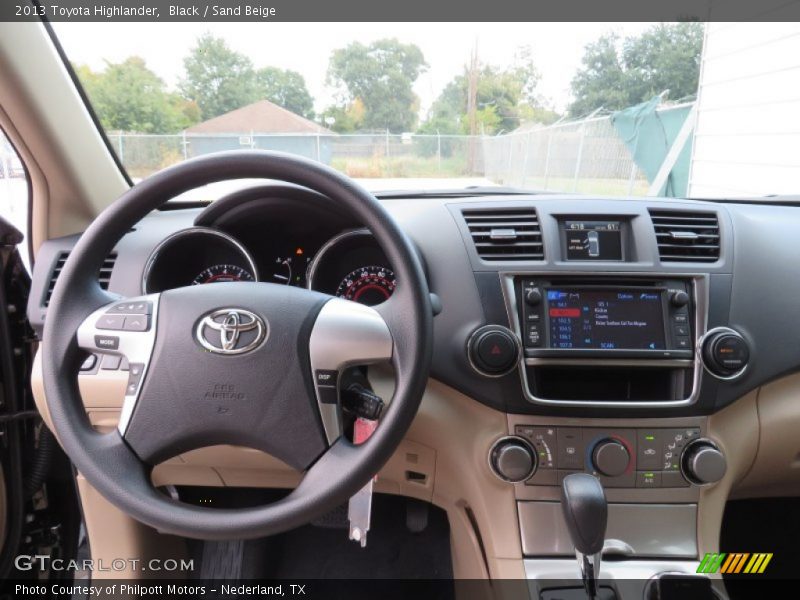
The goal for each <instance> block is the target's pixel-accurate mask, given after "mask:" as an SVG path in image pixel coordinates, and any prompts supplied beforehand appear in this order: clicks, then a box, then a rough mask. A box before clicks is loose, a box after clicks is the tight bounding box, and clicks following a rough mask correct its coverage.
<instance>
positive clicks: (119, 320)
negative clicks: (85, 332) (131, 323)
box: [95, 315, 125, 331]
mask: <svg viewBox="0 0 800 600" xmlns="http://www.w3.org/2000/svg"><path fill="white" fill-rule="evenodd" d="M95 327H97V328H98V329H112V330H115V331H122V329H123V328H124V327H125V317H123V316H122V315H103V316H102V317H100V318H99V319H97V323H96V324H95Z"/></svg>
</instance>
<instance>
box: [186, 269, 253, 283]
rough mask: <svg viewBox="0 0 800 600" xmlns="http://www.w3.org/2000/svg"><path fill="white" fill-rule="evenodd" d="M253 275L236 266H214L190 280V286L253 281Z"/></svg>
mask: <svg viewBox="0 0 800 600" xmlns="http://www.w3.org/2000/svg"><path fill="white" fill-rule="evenodd" d="M253 280H254V277H253V274H252V273H251V272H250V271H248V270H247V269H243V268H242V267H237V266H236V265H214V266H213V267H208V268H207V269H205V270H204V271H202V272H201V273H200V274H199V275H198V276H197V277H195V278H194V279H193V280H192V285H198V284H201V283H216V282H220V281H253Z"/></svg>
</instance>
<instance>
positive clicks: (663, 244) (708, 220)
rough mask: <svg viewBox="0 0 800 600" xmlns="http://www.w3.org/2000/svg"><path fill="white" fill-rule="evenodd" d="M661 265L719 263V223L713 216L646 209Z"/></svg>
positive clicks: (709, 214)
mask: <svg viewBox="0 0 800 600" xmlns="http://www.w3.org/2000/svg"><path fill="white" fill-rule="evenodd" d="M650 218H651V219H652V221H653V228H654V229H655V233H656V241H657V243H658V255H659V256H660V257H661V260H662V261H664V262H714V261H716V260H719V249H720V245H719V220H718V218H717V215H716V214H715V213H713V212H694V211H673V210H660V209H650Z"/></svg>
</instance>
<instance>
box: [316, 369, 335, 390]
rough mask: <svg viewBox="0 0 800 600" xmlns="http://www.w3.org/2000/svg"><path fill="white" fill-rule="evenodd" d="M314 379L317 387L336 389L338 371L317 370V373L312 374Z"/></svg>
mask: <svg viewBox="0 0 800 600" xmlns="http://www.w3.org/2000/svg"><path fill="white" fill-rule="evenodd" d="M314 377H315V378H316V380H317V386H318V387H332V388H335V387H336V382H337V380H338V378H339V372H338V371H327V370H324V369H317V372H316V373H315V374H314Z"/></svg>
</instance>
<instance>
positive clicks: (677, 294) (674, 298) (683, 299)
mask: <svg viewBox="0 0 800 600" xmlns="http://www.w3.org/2000/svg"><path fill="white" fill-rule="evenodd" d="M669 301H670V303H671V304H672V306H678V307H683V306H686V305H687V304H689V294H687V293H686V292H684V291H683V290H674V291H673V292H672V293H670V296H669Z"/></svg>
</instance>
